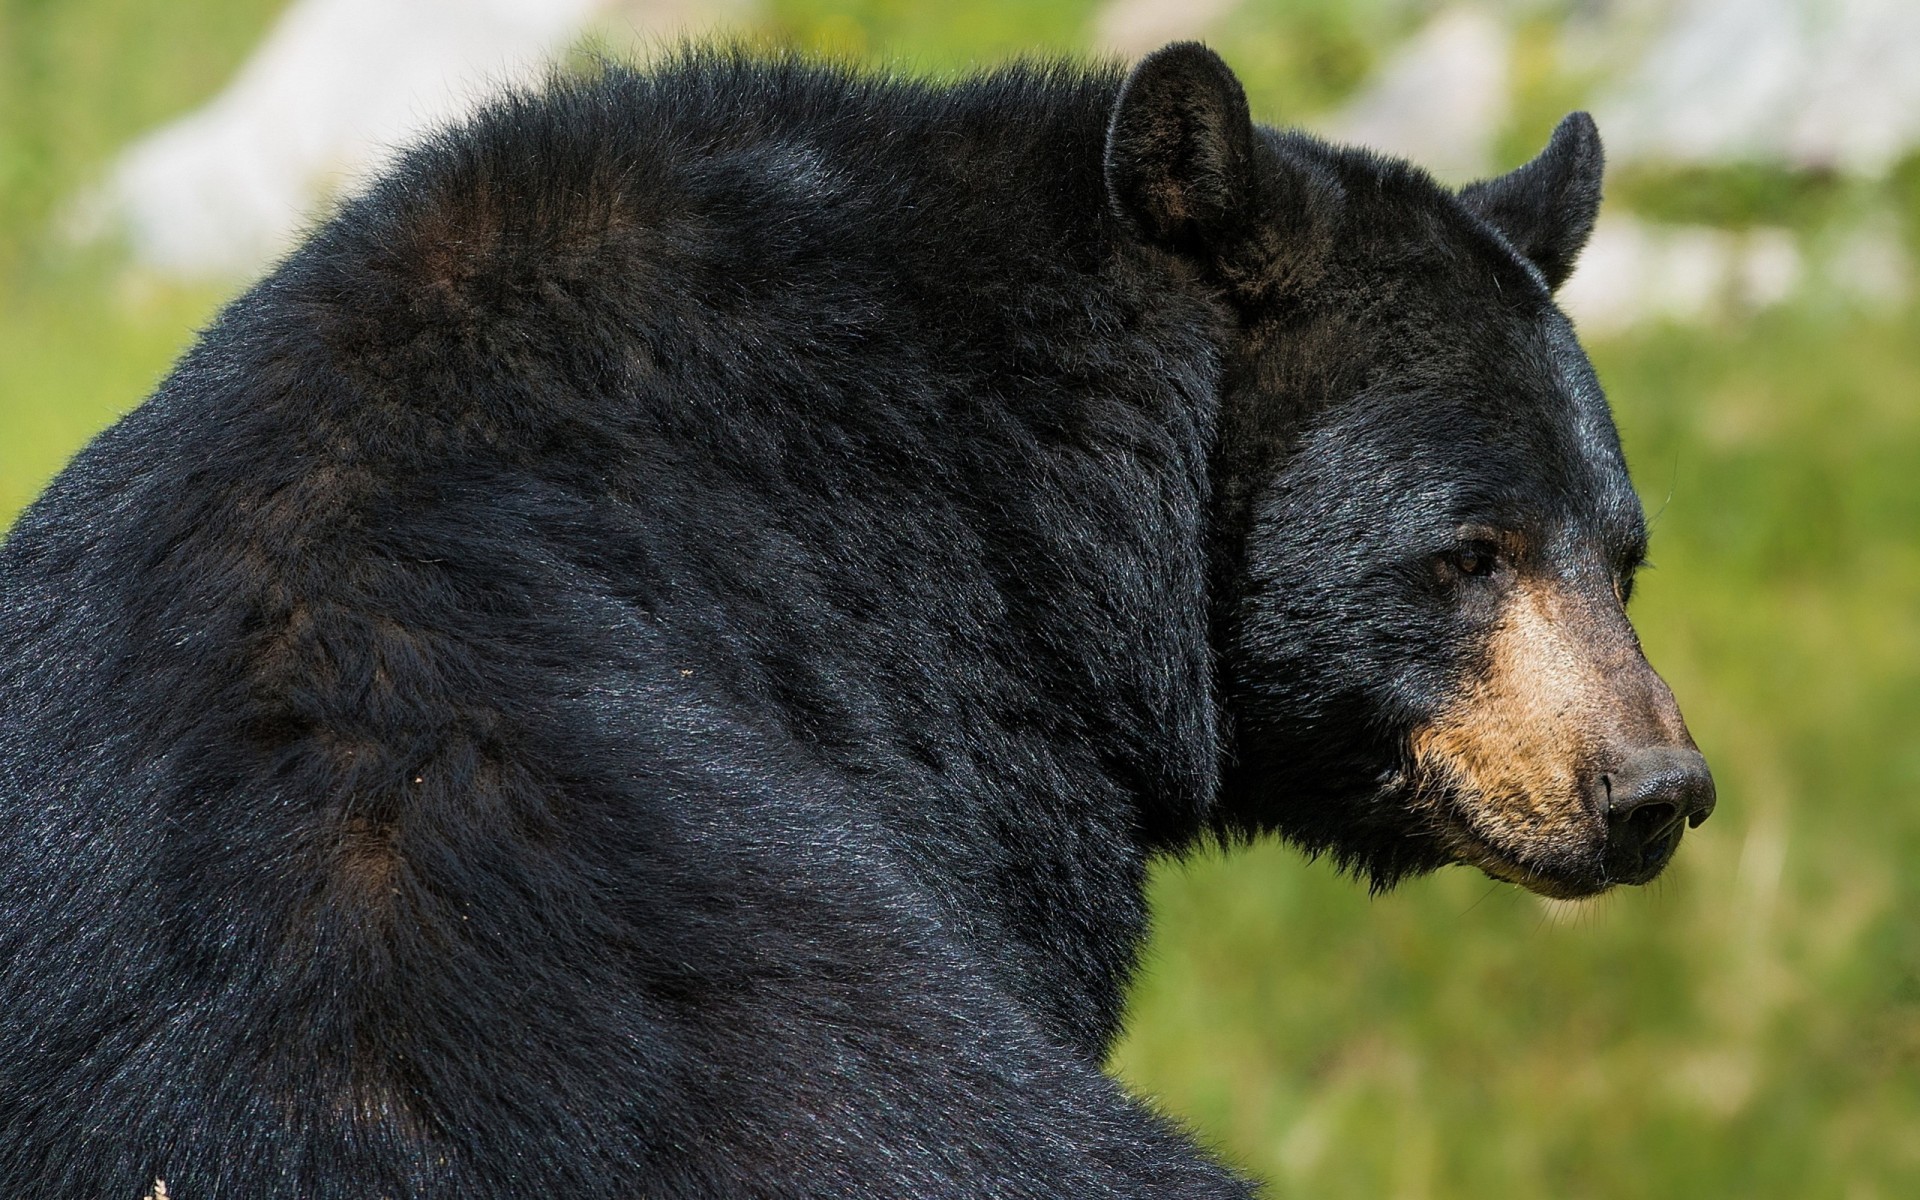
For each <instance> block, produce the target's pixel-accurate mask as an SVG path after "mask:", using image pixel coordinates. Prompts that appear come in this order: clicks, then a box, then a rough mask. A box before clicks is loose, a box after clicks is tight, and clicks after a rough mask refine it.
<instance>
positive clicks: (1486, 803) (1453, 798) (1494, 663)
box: [1413, 581, 1618, 888]
mask: <svg viewBox="0 0 1920 1200" xmlns="http://www.w3.org/2000/svg"><path fill="white" fill-rule="evenodd" d="M1594 632H1595V631H1594V630H1593V629H1592V622H1591V621H1590V620H1588V619H1587V614H1586V611H1585V609H1584V608H1583V607H1582V606H1581V605H1579V604H1578V603H1577V602H1575V601H1573V600H1571V599H1570V598H1569V597H1568V596H1567V594H1566V593H1565V592H1564V591H1562V590H1560V589H1559V588H1556V587H1553V586H1551V585H1547V584H1542V583H1538V582H1532V581H1522V582H1521V583H1519V584H1518V585H1516V586H1515V588H1514V589H1513V591H1512V592H1511V593H1510V594H1509V596H1508V600H1507V603H1506V605H1505V606H1504V608H1503V611H1502V613H1501V616H1500V620H1499V624H1498V625H1497V627H1496V629H1495V632H1494V634H1493V638H1492V641H1491V643H1490V645H1489V648H1488V650H1489V653H1488V656H1487V660H1486V664H1485V668H1484V670H1483V671H1482V672H1480V673H1479V675H1478V676H1477V677H1476V678H1475V679H1473V680H1472V681H1471V682H1470V683H1469V684H1468V685H1467V686H1466V687H1465V688H1464V689H1463V690H1462V691H1461V693H1460V695H1459V697H1458V698H1457V699H1456V701H1455V702H1454V703H1453V704H1451V705H1449V706H1448V707H1447V708H1446V709H1445V710H1444V711H1443V712H1441V713H1440V714H1439V716H1438V717H1436V718H1435V720H1434V721H1433V722H1432V723H1431V724H1429V725H1428V726H1426V727H1425V728H1423V729H1421V730H1420V731H1419V732H1418V733H1416V734H1415V736H1414V739H1413V754H1414V761H1415V766H1416V771H1417V773H1418V777H1419V778H1420V779H1421V780H1422V781H1423V782H1424V783H1425V784H1426V785H1427V786H1425V787H1423V789H1422V794H1423V795H1426V796H1428V797H1430V798H1431V800H1430V802H1431V803H1433V804H1435V806H1436V807H1437V808H1439V809H1441V810H1442V811H1436V813H1435V814H1434V815H1435V816H1436V817H1437V818H1438V819H1439V820H1440V822H1441V824H1442V825H1443V827H1444V828H1445V830H1446V837H1447V840H1448V841H1449V842H1450V843H1452V846H1451V848H1452V849H1453V850H1454V852H1455V853H1456V854H1457V855H1458V856H1459V857H1460V858H1461V859H1462V860H1463V861H1466V862H1470V863H1473V864H1475V865H1477V866H1480V867H1482V868H1483V869H1485V870H1487V871H1488V872H1489V873H1491V874H1494V875H1497V876H1499V877H1500V878H1504V879H1512V880H1513V881H1515V882H1519V883H1525V884H1527V885H1528V886H1529V887H1535V888H1539V887H1540V880H1539V879H1538V878H1537V877H1536V873H1535V872H1534V871H1533V870H1532V868H1530V867H1529V866H1528V865H1527V864H1529V863H1537V862H1542V861H1551V860H1554V859H1557V858H1562V857H1564V856H1566V855H1569V854H1579V853H1581V852H1582V851H1584V850H1588V849H1589V848H1591V847H1594V846H1597V845H1598V844H1599V843H1600V842H1601V841H1602V840H1603V839H1604V837H1605V827H1604V825H1603V823H1602V819H1601V816H1600V814H1599V813H1598V812H1597V811H1596V810H1595V808H1594V806H1593V804H1592V803H1591V802H1590V801H1589V800H1588V799H1587V791H1586V789H1587V783H1586V779H1585V773H1586V764H1587V763H1589V762H1590V761H1591V760H1592V757H1593V750H1594V747H1595V745H1596V743H1597V742H1598V741H1599V740H1600V735H1601V731H1602V730H1603V729H1604V728H1605V727H1607V726H1608V725H1609V724H1611V721H1610V719H1609V715H1608V714H1609V713H1610V711H1611V710H1612V709H1614V708H1616V707H1617V706H1618V696H1617V688H1616V686H1615V683H1614V681H1612V680H1610V679H1609V677H1608V673H1607V671H1606V669H1605V664H1604V663H1603V662H1602V655H1601V654H1599V653H1596V650H1597V646H1596V644H1595V643H1596V641H1597V639H1596V638H1595V637H1594V636H1593V634H1594Z"/></svg>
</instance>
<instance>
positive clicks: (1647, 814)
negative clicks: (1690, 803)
mask: <svg viewBox="0 0 1920 1200" xmlns="http://www.w3.org/2000/svg"><path fill="white" fill-rule="evenodd" d="M1679 824H1680V810H1679V808H1677V807H1676V806H1674V805H1672V804H1662V803H1655V804H1642V805H1640V806H1639V807H1638V808H1635V809H1634V810H1633V811H1632V812H1630V813H1628V814H1627V827H1628V829H1629V830H1630V831H1631V832H1632V834H1633V836H1634V839H1635V840H1636V841H1638V842H1639V843H1640V845H1641V846H1643V847H1644V846H1651V845H1653V844H1654V843H1655V842H1656V841H1658V840H1659V839H1660V838H1661V837H1663V836H1665V835H1666V834H1667V833H1669V832H1671V831H1672V830H1673V829H1674V828H1675V827H1676V826H1678V825H1679Z"/></svg>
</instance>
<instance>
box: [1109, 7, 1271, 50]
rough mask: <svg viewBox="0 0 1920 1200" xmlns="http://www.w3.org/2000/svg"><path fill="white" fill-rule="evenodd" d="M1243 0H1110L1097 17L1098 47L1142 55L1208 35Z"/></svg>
mask: <svg viewBox="0 0 1920 1200" xmlns="http://www.w3.org/2000/svg"><path fill="white" fill-rule="evenodd" d="M1240 3H1241V0H1108V3H1106V4H1104V5H1102V6H1101V7H1100V11H1099V12H1097V13H1095V14H1094V17H1093V45H1094V48H1095V49H1097V50H1103V51H1106V52H1108V53H1111V54H1118V55H1120V56H1121V57H1123V58H1138V57H1139V56H1140V55H1142V54H1145V53H1147V52H1148V51H1150V50H1157V49H1159V48H1160V47H1161V46H1164V45H1166V44H1167V43H1168V42H1178V41H1186V40H1191V39H1195V38H1201V37H1204V36H1205V35H1206V34H1207V33H1208V32H1209V31H1211V30H1212V29H1213V28H1214V27H1215V26H1216V25H1218V24H1219V23H1220V21H1221V20H1222V19H1224V18H1225V17H1226V16H1227V15H1228V14H1230V13H1231V12H1233V10H1234V9H1236V8H1238V7H1240Z"/></svg>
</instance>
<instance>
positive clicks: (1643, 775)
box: [1600, 746, 1714, 883]
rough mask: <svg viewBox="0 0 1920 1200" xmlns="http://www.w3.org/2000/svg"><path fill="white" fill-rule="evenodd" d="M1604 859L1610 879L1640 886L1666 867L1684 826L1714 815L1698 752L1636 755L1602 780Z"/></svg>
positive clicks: (1708, 776) (1651, 751)
mask: <svg viewBox="0 0 1920 1200" xmlns="http://www.w3.org/2000/svg"><path fill="white" fill-rule="evenodd" d="M1600 786H1601V790H1602V795H1603V797H1604V800H1603V803H1604V806H1605V807H1604V809H1603V811H1604V813H1605V814H1606V821H1607V858H1608V860H1609V864H1610V866H1609V870H1610V871H1611V872H1612V873H1613V874H1614V876H1615V878H1617V879H1619V880H1620V881H1622V882H1628V883H1645V882H1646V881H1647V880H1649V879H1651V878H1653V877H1654V876H1655V875H1657V874H1659V873H1660V868H1661V867H1663V866H1665V865H1666V862H1667V859H1668V858H1669V857H1670V856H1671V855H1672V853H1673V850H1674V847H1675V846H1676V845H1678V844H1679V841H1680V835H1681V833H1682V832H1683V831H1684V829H1685V827H1686V825H1688V824H1692V825H1698V824H1699V823H1700V822H1701V821H1704V820H1705V819H1706V817H1707V814H1708V813H1710V812H1712V811H1713V802H1714V789H1713V776H1712V775H1711V774H1710V773H1709V772H1708V771H1707V763H1706V760H1705V759H1703V758H1701V757H1700V752H1699V751H1697V750H1693V749H1680V748H1677V747H1665V746H1662V747H1655V748H1649V749H1645V750H1640V751H1636V752H1634V753H1632V754H1630V755H1628V756H1627V757H1626V758H1625V759H1623V760H1622V761H1621V762H1620V763H1619V764H1618V765H1617V766H1616V767H1615V769H1613V770H1611V771H1609V772H1607V773H1606V774H1605V775H1603V776H1602V777H1601V780H1600Z"/></svg>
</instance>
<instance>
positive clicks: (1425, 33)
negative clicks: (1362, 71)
mask: <svg viewBox="0 0 1920 1200" xmlns="http://www.w3.org/2000/svg"><path fill="white" fill-rule="evenodd" d="M1511 56H1512V37H1511V35H1510V34H1509V33H1508V31H1507V28H1506V26H1505V25H1504V24H1502V23H1501V21H1500V20H1499V19H1498V18H1496V17H1495V16H1494V15H1493V14H1492V13H1490V12H1488V11H1486V10H1484V9H1481V8H1476V7H1458V8H1449V9H1445V10H1443V11H1441V13H1440V14H1439V15H1438V16H1436V17H1434V18H1433V19H1432V20H1431V21H1429V22H1428V23H1427V25H1426V26H1425V28H1423V29H1422V30H1421V31H1420V32H1419V33H1417V34H1415V35H1414V36H1413V38H1412V39H1411V40H1409V41H1408V42H1407V43H1406V44H1405V45H1404V46H1402V47H1401V48H1400V49H1399V50H1398V51H1397V52H1396V53H1395V54H1394V55H1393V57H1392V58H1390V59H1389V60H1388V61H1387V63H1386V65H1385V66H1383V67H1382V68H1381V70H1380V72H1379V74H1378V75H1377V76H1375V78H1374V80H1373V82H1371V83H1370V84H1368V85H1367V87H1366V89H1365V90H1364V91H1362V92H1361V93H1360V95H1359V96H1358V97H1356V98H1355V99H1354V100H1353V101H1352V102H1351V103H1350V104H1348V105H1347V106H1346V108H1344V109H1342V110H1341V111H1340V112H1338V113H1336V114H1334V116H1332V117H1331V118H1330V119H1328V120H1327V121H1325V122H1322V123H1321V129H1322V130H1323V131H1324V132H1325V133H1326V135H1327V136H1328V137H1331V138H1333V139H1334V140H1335V141H1341V142H1352V143H1354V144H1356V145H1361V146H1369V147H1372V148H1373V149H1375V150H1380V151H1382V152H1384V153H1387V154H1396V155H1399V156H1400V157H1402V158H1409V159H1412V160H1413V161H1414V162H1417V163H1419V164H1421V165H1422V166H1424V167H1426V168H1427V169H1428V170H1430V171H1432V172H1433V173H1434V174H1435V175H1437V176H1439V177H1440V178H1441V179H1443V180H1447V181H1449V182H1453V183H1464V182H1467V181H1468V180H1471V179H1474V178H1477V177H1479V176H1481V175H1484V174H1486V173H1487V171H1488V170H1489V169H1490V168H1491V165H1492V161H1493V143H1494V139H1495V138H1496V137H1498V136H1499V134H1500V131H1501V128H1502V126H1504V125H1505V124H1506V121H1507V117H1508V109H1509V105H1510V93H1511V91H1512V87H1511V82H1510V74H1511V70H1510V59H1511Z"/></svg>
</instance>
